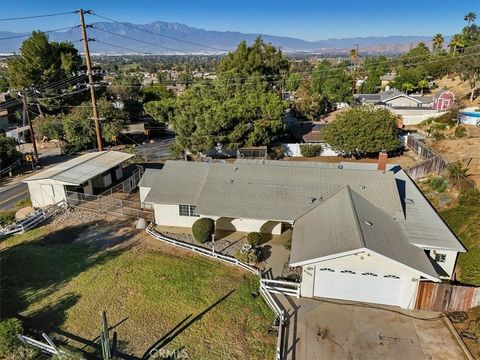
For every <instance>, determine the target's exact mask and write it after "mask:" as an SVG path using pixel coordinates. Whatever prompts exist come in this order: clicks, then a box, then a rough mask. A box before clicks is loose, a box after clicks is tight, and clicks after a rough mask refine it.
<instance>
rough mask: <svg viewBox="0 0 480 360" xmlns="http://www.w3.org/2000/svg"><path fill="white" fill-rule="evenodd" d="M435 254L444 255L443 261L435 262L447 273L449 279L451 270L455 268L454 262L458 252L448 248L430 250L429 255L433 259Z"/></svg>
mask: <svg viewBox="0 0 480 360" xmlns="http://www.w3.org/2000/svg"><path fill="white" fill-rule="evenodd" d="M435 254H444V255H446V258H445V262H437V264H438V265H439V266H440V267H441V268H442V269H443V270H445V272H446V273H447V274H448V279H451V278H452V275H453V271H454V270H455V263H456V262H457V256H458V253H457V252H456V251H449V250H431V251H430V257H431V258H432V259H433V260H435Z"/></svg>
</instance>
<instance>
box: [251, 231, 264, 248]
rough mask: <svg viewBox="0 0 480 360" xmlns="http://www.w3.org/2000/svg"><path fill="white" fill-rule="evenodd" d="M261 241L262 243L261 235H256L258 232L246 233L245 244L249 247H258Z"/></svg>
mask: <svg viewBox="0 0 480 360" xmlns="http://www.w3.org/2000/svg"><path fill="white" fill-rule="evenodd" d="M261 241H262V235H260V233H258V232H251V233H248V235H247V242H248V243H249V244H250V245H253V246H256V245H260V242H261Z"/></svg>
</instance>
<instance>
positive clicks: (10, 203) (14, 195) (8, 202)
mask: <svg viewBox="0 0 480 360" xmlns="http://www.w3.org/2000/svg"><path fill="white" fill-rule="evenodd" d="M26 198H28V187H27V184H24V183H18V184H15V185H12V186H9V187H6V188H4V189H1V190H0V209H8V208H11V207H14V206H15V204H16V203H17V202H19V201H21V200H23V199H26Z"/></svg>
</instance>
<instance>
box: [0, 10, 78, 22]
mask: <svg viewBox="0 0 480 360" xmlns="http://www.w3.org/2000/svg"><path fill="white" fill-rule="evenodd" d="M68 14H75V11H67V12H62V13H54V14H44V15H32V16H20V17H13V18H1V19H0V21H12V20H26V19H38V18H46V17H52V16H61V15H68Z"/></svg>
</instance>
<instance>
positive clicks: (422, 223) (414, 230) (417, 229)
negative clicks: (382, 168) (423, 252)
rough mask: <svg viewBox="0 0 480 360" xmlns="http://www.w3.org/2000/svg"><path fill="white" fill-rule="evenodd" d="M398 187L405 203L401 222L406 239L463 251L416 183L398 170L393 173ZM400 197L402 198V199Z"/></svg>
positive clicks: (425, 244)
mask: <svg viewBox="0 0 480 360" xmlns="http://www.w3.org/2000/svg"><path fill="white" fill-rule="evenodd" d="M395 176H396V178H397V182H398V183H399V187H400V188H401V189H403V194H402V198H403V199H406V200H405V201H404V203H405V213H406V218H405V221H404V222H402V224H401V225H402V226H404V228H405V231H406V233H407V234H408V239H409V241H410V242H411V243H412V244H415V245H418V246H423V247H432V248H435V249H445V250H453V251H460V252H465V248H464V247H463V245H462V244H461V243H460V242H459V241H458V239H457V237H456V236H455V234H454V233H453V232H452V231H451V230H450V228H449V227H448V226H447V225H446V224H445V222H444V221H443V220H442V218H441V217H440V216H439V215H438V214H437V212H436V211H435V209H434V208H433V206H432V205H431V204H430V203H429V202H428V200H427V199H426V198H425V196H424V195H423V194H422V192H421V191H420V189H418V187H417V185H415V183H414V182H413V181H412V180H411V179H410V177H409V176H408V175H407V174H406V173H405V172H404V171H403V170H400V171H399V172H397V173H396V174H395ZM403 199H402V200H403Z"/></svg>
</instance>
